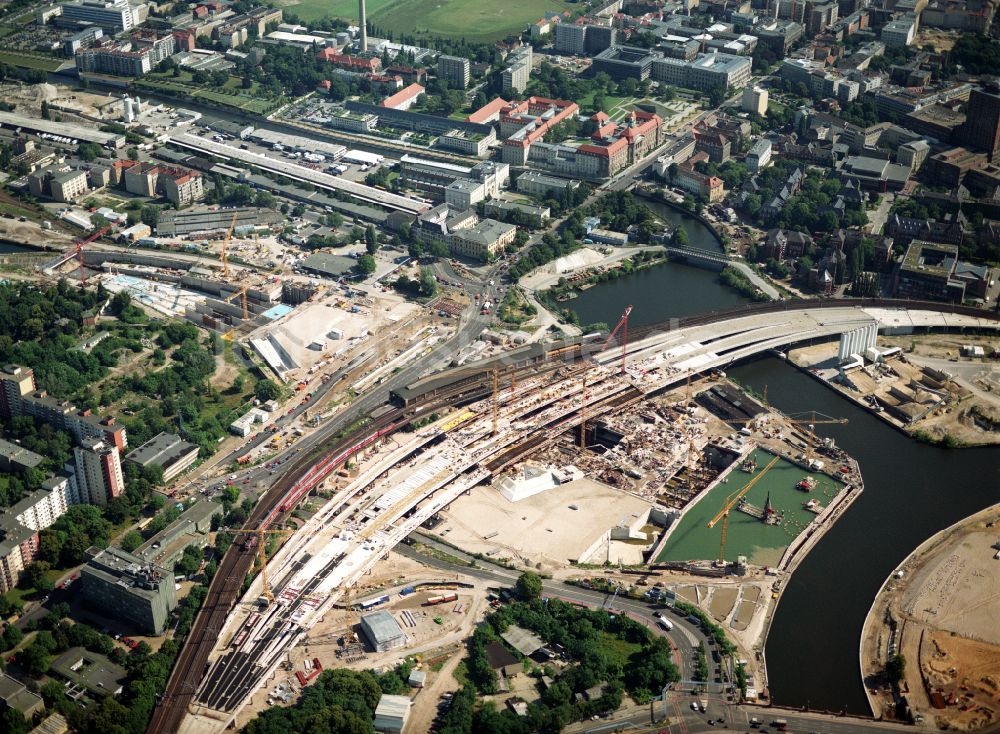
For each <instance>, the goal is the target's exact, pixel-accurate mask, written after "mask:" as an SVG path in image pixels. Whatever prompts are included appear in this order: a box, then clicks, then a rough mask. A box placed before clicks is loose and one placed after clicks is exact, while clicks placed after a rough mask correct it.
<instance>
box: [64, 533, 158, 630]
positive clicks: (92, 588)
mask: <svg viewBox="0 0 1000 734" xmlns="http://www.w3.org/2000/svg"><path fill="white" fill-rule="evenodd" d="M87 553H88V555H91V559H90V560H89V561H88V562H87V565H85V566H84V567H83V571H82V572H81V575H80V578H81V584H82V587H83V599H84V601H85V602H86V603H87V604H88V605H89V606H91V607H92V608H94V609H96V610H97V611H100V612H102V613H104V614H107V615H108V616H111V617H114V618H116V619H120V620H122V621H124V622H128V623H130V624H133V625H135V627H136V628H138V629H141V630H143V631H145V632H148V633H150V634H154V635H158V634H161V633H162V632H163V630H164V628H165V627H166V624H167V618H168V617H169V616H170V613H171V612H172V611H173V609H174V607H176V606H177V598H176V596H175V594H174V576H173V573H171V572H169V571H167V570H166V569H164V568H161V567H158V566H153V565H151V564H147V563H145V562H144V561H143V559H141V558H140V557H139V556H136V555H133V554H131V553H129V552H128V551H125V550H122V549H121V548H115V547H113V546H112V547H110V548H107V549H106V550H98V549H97V548H90V549H88V551H87Z"/></svg>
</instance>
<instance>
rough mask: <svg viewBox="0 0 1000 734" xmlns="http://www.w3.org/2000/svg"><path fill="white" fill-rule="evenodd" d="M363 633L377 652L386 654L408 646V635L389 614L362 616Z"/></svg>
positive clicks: (374, 613) (373, 613) (379, 613)
mask: <svg viewBox="0 0 1000 734" xmlns="http://www.w3.org/2000/svg"><path fill="white" fill-rule="evenodd" d="M361 631H362V632H364V635H365V638H366V639H367V640H368V642H369V643H370V644H371V646H372V648H374V650H375V652H385V651H386V650H392V649H394V648H397V647H402V646H403V645H405V644H406V633H405V632H403V630H402V628H401V627H400V626H399V623H398V622H397V621H396V619H395V617H393V616H392V615H391V614H389V612H372V613H371V614H365V615H364V616H362V617H361Z"/></svg>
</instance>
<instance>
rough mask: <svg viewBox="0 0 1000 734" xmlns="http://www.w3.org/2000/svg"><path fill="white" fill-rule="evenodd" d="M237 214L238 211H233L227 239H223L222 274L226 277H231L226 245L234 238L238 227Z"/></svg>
mask: <svg viewBox="0 0 1000 734" xmlns="http://www.w3.org/2000/svg"><path fill="white" fill-rule="evenodd" d="M236 216H237V212H233V221H231V222H230V223H229V231H228V232H226V239H224V240H223V241H222V275H223V276H224V277H226V278H228V277H229V258H228V257H226V247H227V246H228V245H229V240H231V239H232V238H233V230H234V229H236Z"/></svg>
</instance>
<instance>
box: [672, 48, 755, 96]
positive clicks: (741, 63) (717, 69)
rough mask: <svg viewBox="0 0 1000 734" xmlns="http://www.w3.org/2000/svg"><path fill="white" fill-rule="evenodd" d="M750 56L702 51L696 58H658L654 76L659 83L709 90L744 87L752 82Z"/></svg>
mask: <svg viewBox="0 0 1000 734" xmlns="http://www.w3.org/2000/svg"><path fill="white" fill-rule="evenodd" d="M750 68H751V62H750V59H747V58H744V57H743V56H734V55H732V54H720V53H709V54H698V57H697V58H696V59H695V60H694V61H683V60H681V59H669V58H663V59H655V60H654V61H653V64H652V77H653V79H654V80H656V81H659V82H665V83H667V84H673V85H674V86H678V87H685V88H687V89H697V90H699V91H703V92H707V91H709V90H711V89H716V88H720V87H721V88H723V89H728V88H733V89H741V88H743V87H745V86H746V85H747V84H748V83H749V81H750Z"/></svg>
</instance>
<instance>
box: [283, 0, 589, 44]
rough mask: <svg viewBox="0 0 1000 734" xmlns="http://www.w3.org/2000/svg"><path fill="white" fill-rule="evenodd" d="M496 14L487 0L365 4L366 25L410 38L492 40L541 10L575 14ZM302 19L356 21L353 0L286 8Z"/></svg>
mask: <svg viewBox="0 0 1000 734" xmlns="http://www.w3.org/2000/svg"><path fill="white" fill-rule="evenodd" d="M501 5H502V8H503V11H502V14H501V13H499V12H498V8H497V3H496V2H494V1H493V0H368V2H367V3H366V9H367V12H368V21H369V22H370V23H371V24H372V25H373V26H375V27H376V28H378V29H379V32H382V31H386V30H388V31H392V32H393V33H394V34H395V35H396V36H397V37H398V36H399V35H400V34H404V33H405V34H408V35H416V36H423V37H426V36H441V37H443V38H465V39H467V40H469V41H483V42H485V41H495V40H497V39H499V38H503V37H504V36H507V35H509V34H511V33H519V32H521V31H522V30H524V28H525V27H526V26H527V25H528V24H529V23H533V22H534V21H536V20H538V19H539V18H541V17H542V15H543V14H544V13H545V12H546V11H550V10H553V11H558V12H562V11H565V10H569V11H571V12H573V11H579V10H580V9H581V8H580V5H579V4H574V3H570V2H567V1H566V0H541V1H540V2H539V1H538V0H503V2H502V3H501ZM286 7H288V8H289V9H290V10H291V11H292V12H294V13H295V14H296V15H298V16H299V17H300V18H302V19H303V20H314V19H317V18H322V17H324V16H327V15H329V16H332V17H337V18H346V19H348V20H354V21H357V17H358V3H357V2H356V0H299V2H297V3H289V5H287V6H286Z"/></svg>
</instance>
